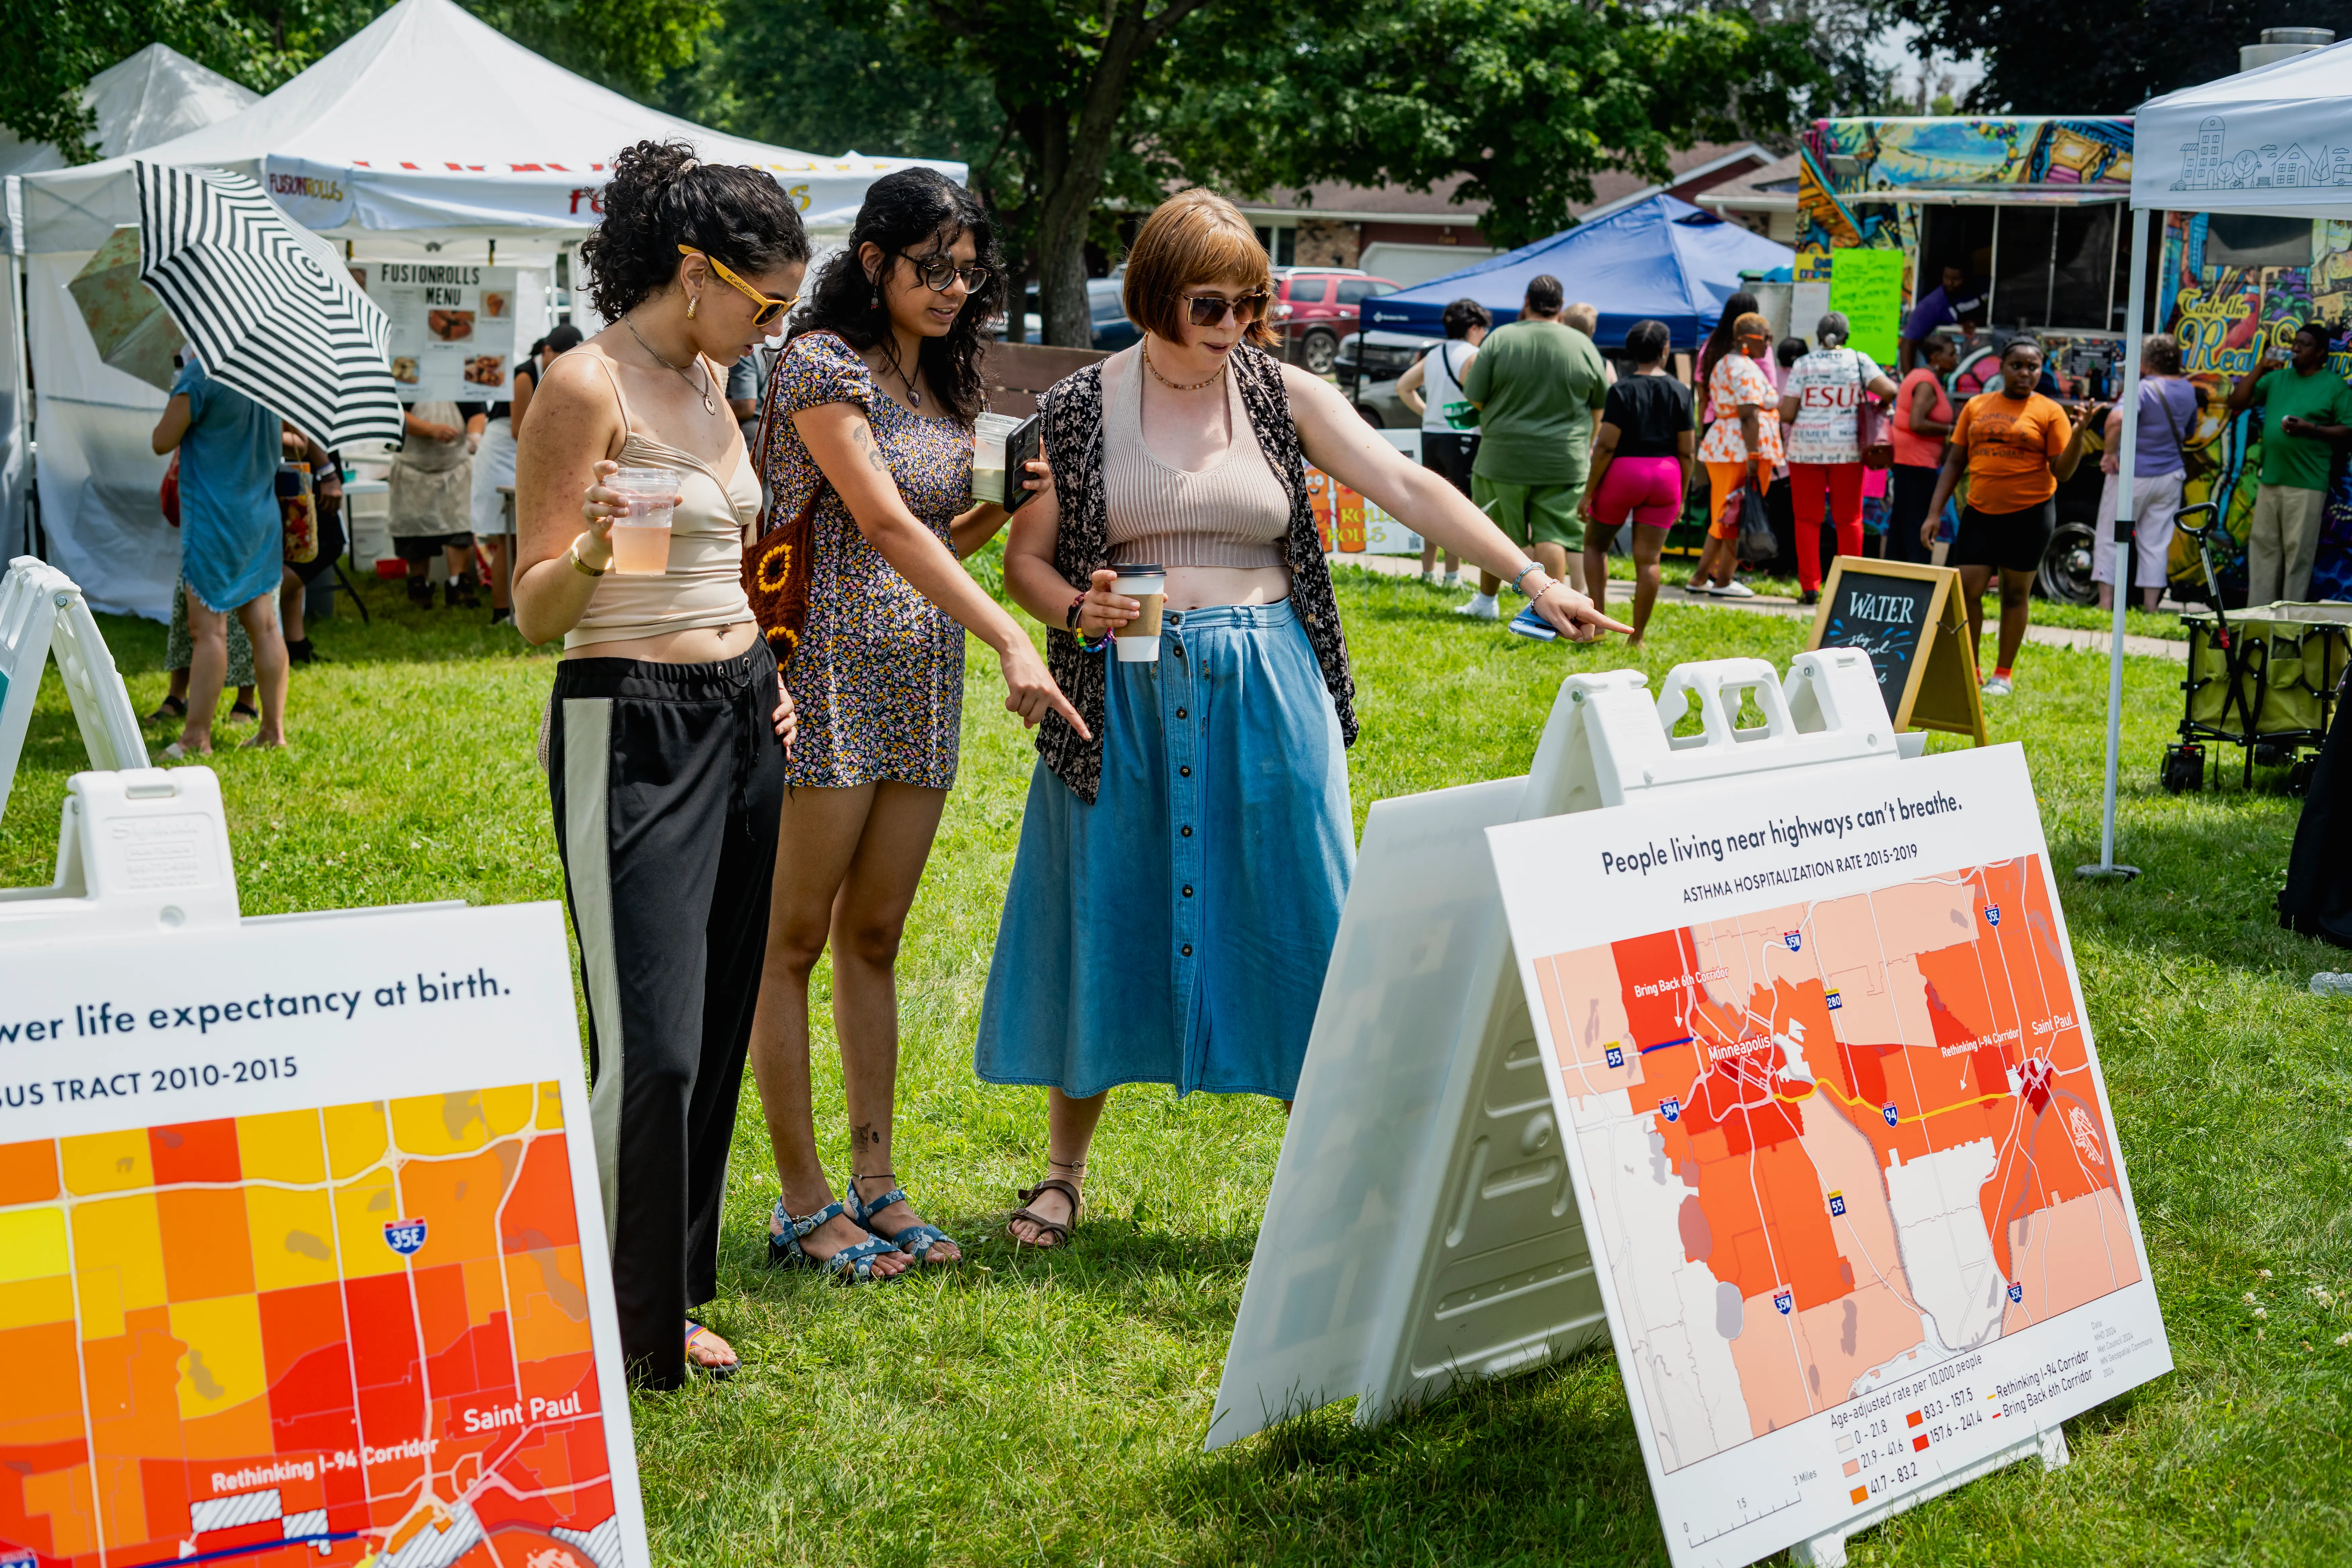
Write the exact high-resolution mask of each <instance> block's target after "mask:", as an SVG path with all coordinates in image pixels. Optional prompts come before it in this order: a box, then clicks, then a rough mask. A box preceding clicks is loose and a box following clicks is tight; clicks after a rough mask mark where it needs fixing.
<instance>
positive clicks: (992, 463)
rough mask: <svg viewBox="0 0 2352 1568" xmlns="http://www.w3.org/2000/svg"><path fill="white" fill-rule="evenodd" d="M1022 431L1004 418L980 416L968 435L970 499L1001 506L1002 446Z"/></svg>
mask: <svg viewBox="0 0 2352 1568" xmlns="http://www.w3.org/2000/svg"><path fill="white" fill-rule="evenodd" d="M1020 428H1021V421H1020V420H1018V419H1015V418H1013V416H1010V415H1007V414H983V415H982V416H980V417H979V418H978V419H977V420H975V421H973V424H972V432H971V499H972V500H976V501H994V502H995V503H996V504H997V505H999V506H1003V504H1004V442H1005V438H1006V437H1009V436H1011V435H1012V434H1013V432H1014V431H1015V430H1018V429H1020Z"/></svg>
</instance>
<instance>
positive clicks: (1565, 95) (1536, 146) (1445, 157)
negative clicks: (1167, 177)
mask: <svg viewBox="0 0 2352 1568" xmlns="http://www.w3.org/2000/svg"><path fill="white" fill-rule="evenodd" d="M1219 20H1220V22H1221V23H1223V30H1222V36H1220V35H1219V33H1218V32H1216V31H1212V30H1211V29H1203V35H1202V37H1201V39H1200V40H1199V43H1200V46H1201V47H1198V48H1197V49H1194V50H1192V51H1190V52H1189V53H1188V58H1187V59H1186V60H1185V61H1184V65H1185V66H1186V67H1187V69H1186V70H1185V71H1184V72H1183V73H1182V74H1183V75H1184V76H1185V77H1186V79H1187V81H1188V84H1189V85H1188V86H1187V88H1186V89H1185V90H1184V92H1183V94H1182V95H1181V98H1180V100H1179V101H1178V103H1177V104H1176V105H1175V106H1174V108H1173V110H1172V111H1171V112H1170V113H1168V114H1166V115H1165V116H1164V117H1163V119H1162V121H1161V129H1162V130H1163V132H1164V133H1165V134H1166V135H1167V136H1168V137H1169V139H1170V142H1171V145H1173V146H1175V147H1177V148H1179V149H1181V152H1182V153H1184V154H1187V156H1186V157H1185V162H1186V163H1188V165H1189V166H1191V167H1192V168H1195V169H1200V170H1213V171H1215V172H1216V173H1217V174H1222V175H1223V177H1224V178H1226V179H1227V180H1229V181H1231V182H1233V183H1234V184H1239V185H1241V186H1244V187H1245V188H1254V189H1264V188H1266V187H1269V186H1274V185H1305V184H1312V183H1314V182H1316V181H1318V180H1340V181H1346V182H1348V183H1349V184H1364V185H1377V184H1384V183H1395V184H1404V185H1409V186H1413V187H1417V188H1424V189H1425V188H1427V187H1429V186H1431V185H1433V184H1438V183H1440V182H1443V181H1444V180H1447V179H1450V178H1452V177H1454V175H1457V174H1463V175H1467V176H1469V177H1468V179H1467V180H1466V181H1465V182H1464V183H1463V184H1462V185H1461V187H1460V189H1459V190H1458V191H1457V192H1456V194H1455V199H1456V200H1459V201H1463V202H1483V203H1485V204H1486V205H1487V210H1486V216H1485V217H1484V218H1483V219H1482V220H1481V223H1482V226H1484V228H1485V230H1486V234H1487V235H1488V237H1491V238H1492V239H1494V240H1495V241H1496V243H1497V244H1499V245H1504V246H1516V245H1521V244H1525V243H1526V242H1528V241H1529V240H1532V239H1537V238H1539V237H1542V236H1544V235H1547V234H1551V233H1554V232H1556V231H1558V230H1559V229H1561V228H1564V227H1566V226H1568V224H1569V222H1570V216H1571V210H1572V208H1573V207H1574V206H1576V205H1580V204H1583V203H1587V202H1590V201H1591V199H1592V176H1593V175H1594V174H1599V173H1601V172H1602V171H1604V170H1628V171H1632V172H1633V173H1637V174H1643V175H1644V176H1646V177H1649V178H1653V179H1658V178H1663V177H1664V175H1665V174H1666V173H1667V160H1668V158H1669V157H1670V155H1671V154H1672V153H1675V152H1678V151H1680V150H1682V149H1684V148H1686V147H1688V146H1690V145H1691V144H1692V143H1693V142H1701V141H1709V140H1724V139H1728V138H1732V137H1737V136H1743V135H1751V134H1756V133H1759V132H1761V133H1764V134H1767V135H1769V134H1772V133H1774V132H1785V131H1786V130H1787V129H1789V128H1790V126H1792V125H1793V124H1794V123H1795V122H1796V121H1797V119H1798V118H1799V117H1800V116H1801V114H1802V113H1803V112H1805V111H1806V110H1807V109H1808V108H1809V106H1811V105H1812V103H1813V100H1814V98H1815V96H1816V95H1817V94H1819V93H1821V92H1822V91H1823V90H1824V89H1827V88H1828V87H1829V85H1830V82H1831V73H1830V68H1829V66H1828V64H1827V63H1826V62H1825V61H1824V60H1823V59H1822V58H1821V57H1820V55H1819V54H1818V53H1817V52H1816V49H1815V39H1814V36H1813V33H1812V31H1811V28H1810V27H1808V26H1806V25H1805V24H1803V23H1801V22H1790V21H1759V20H1758V19H1757V18H1756V17H1755V16H1751V15H1750V14H1748V12H1746V11H1743V10H1734V9H1724V10H1707V9H1694V10H1688V11H1683V12H1666V11H1659V10H1655V9H1652V8H1636V7H1633V6H1629V5H1619V4H1616V3H1614V0H1607V3H1604V4H1601V5H1584V4H1580V3H1577V0H1361V3H1360V4H1358V5H1353V6H1349V7H1345V8H1337V9H1335V10H1326V11H1320V12H1316V13H1312V14H1307V13H1301V14H1299V15H1298V16H1297V18H1296V20H1295V21H1294V22H1293V23H1292V25H1290V26H1282V27H1278V28H1271V29H1269V28H1267V27H1266V26H1265V23H1264V19H1263V17H1262V16H1257V15H1253V16H1238V15H1236V16H1231V17H1221V18H1220V19H1219ZM1192 55H1198V56H1201V57H1205V58H1202V59H1201V61H1200V62H1199V63H1200V65H1201V67H1202V68H1198V69H1191V67H1192V66H1193V64H1194V63H1195V62H1194V59H1193V58H1191V57H1192ZM1269 127H1279V131H1278V132H1268V130H1267V128H1269Z"/></svg>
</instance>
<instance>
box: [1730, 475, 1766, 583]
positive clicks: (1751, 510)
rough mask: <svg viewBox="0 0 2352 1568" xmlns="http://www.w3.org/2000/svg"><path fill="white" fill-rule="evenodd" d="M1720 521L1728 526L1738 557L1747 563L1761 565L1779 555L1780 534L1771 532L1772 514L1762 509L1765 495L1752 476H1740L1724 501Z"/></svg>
mask: <svg viewBox="0 0 2352 1568" xmlns="http://www.w3.org/2000/svg"><path fill="white" fill-rule="evenodd" d="M1722 521H1724V522H1726V523H1727V524H1728V525H1730V528H1731V531H1732V538H1733V539H1734V540H1735V541H1736V542H1737V543H1738V552H1739V559H1740V561H1741V562H1743V563H1746V564H1747V565H1749V566H1760V565H1762V564H1763V563H1765V562H1767V561H1771V560H1775V559H1777V558H1778V557H1779V555H1780V536H1779V535H1778V534H1776V533H1774V532H1773V531H1772V516H1771V513H1769V511H1767V510H1765V509H1764V498H1763V496H1762V495H1761V494H1759V492H1758V490H1757V489H1756V485H1755V481H1754V480H1753V479H1741V480H1740V481H1739V486H1738V489H1734V490H1733V491H1732V492H1731V495H1730V498H1729V499H1728V500H1726V501H1725V502H1724V503H1723V519H1722Z"/></svg>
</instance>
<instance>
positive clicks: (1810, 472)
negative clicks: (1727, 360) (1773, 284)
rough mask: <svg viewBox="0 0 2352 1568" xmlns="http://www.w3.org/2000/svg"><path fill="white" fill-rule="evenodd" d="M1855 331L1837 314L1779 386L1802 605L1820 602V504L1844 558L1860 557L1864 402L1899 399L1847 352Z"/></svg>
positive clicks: (1880, 376)
mask: <svg viewBox="0 0 2352 1568" xmlns="http://www.w3.org/2000/svg"><path fill="white" fill-rule="evenodd" d="M1851 336H1853V328H1852V327H1851V326H1850V325H1849V324H1848V323H1847V321H1846V319H1845V317H1844V315H1843V313H1842V312H1840V311H1836V310H1832V311H1831V312H1830V313H1829V314H1828V315H1826V316H1823V317H1822V319H1821V321H1819V322H1818V323H1817V324H1816V325H1815V326H1814V328H1813V342H1814V343H1815V344H1816V345H1817V346H1816V347H1815V348H1814V350H1813V352H1812V353H1809V354H1807V355H1806V356H1805V357H1804V358H1802V359H1801V360H1799V361H1798V362H1797V363H1796V365H1795V366H1794V367H1793V368H1792V369H1791V370H1790V372H1789V379H1788V380H1787V381H1786V382H1783V383H1782V384H1781V386H1780V425H1781V427H1782V428H1783V429H1784V430H1786V431H1787V432H1788V434H1787V437H1785V440H1786V445H1787V450H1788V454H1789V500H1790V503H1791V504H1792V505H1793V506H1794V507H1795V508H1796V516H1797V585H1798V586H1799V587H1801V588H1802V589H1803V590H1804V598H1803V600H1802V602H1803V603H1805V604H1808V605H1816V604H1819V603H1821V597H1822V499H1823V497H1824V496H1826V497H1827V498H1828V502H1829V512H1830V521H1832V523H1834V524H1836V526H1837V547H1838V553H1839V554H1841V555H1859V554H1861V553H1862V436H1861V427H1862V417H1863V407H1864V403H1865V402H1867V401H1869V400H1872V399H1877V400H1880V401H1882V402H1883V401H1884V400H1885V399H1887V398H1891V397H1893V396H1894V395H1895V382H1894V380H1893V378H1891V377H1890V376H1888V375H1887V374H1886V373H1885V371H1883V370H1881V369H1879V368H1878V364H1877V362H1876V361H1874V360H1873V359H1872V358H1871V357H1870V356H1869V355H1868V354H1866V353H1863V352H1862V351H1861V350H1859V349H1850V348H1848V347H1846V346H1845V342H1846V339H1847V338H1849V337H1851Z"/></svg>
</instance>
